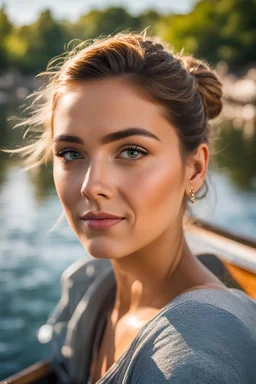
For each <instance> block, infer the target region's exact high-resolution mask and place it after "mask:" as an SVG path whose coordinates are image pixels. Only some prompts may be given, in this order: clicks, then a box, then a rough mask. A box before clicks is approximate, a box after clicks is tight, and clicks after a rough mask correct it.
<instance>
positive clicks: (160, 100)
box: [15, 31, 222, 192]
mask: <svg viewBox="0 0 256 384" xmlns="http://www.w3.org/2000/svg"><path fill="white" fill-rule="evenodd" d="M60 58H61V57H59V59H60ZM63 58H64V60H63V59H62V58H61V60H60V62H59V64H58V63H57V61H58V59H57V60H56V59H54V60H53V61H52V62H50V64H49V66H48V68H47V70H46V72H43V73H42V74H41V75H40V76H44V77H45V76H47V77H48V79H47V82H46V85H45V86H44V88H41V89H39V91H36V92H35V93H34V94H33V96H34V101H33V103H32V104H31V106H30V108H31V116H30V117H29V118H28V119H27V120H26V121H25V122H24V123H20V124H18V125H23V126H28V129H27V131H26V133H25V135H26V134H27V132H33V131H36V132H37V134H39V136H37V138H36V140H34V142H32V144H30V145H27V146H25V147H23V148H19V149H17V150H15V151H16V152H20V153H21V154H22V155H23V156H24V157H26V163H27V165H28V167H27V168H26V169H29V168H32V167H35V166H38V165H41V164H42V163H44V162H45V163H46V162H47V161H48V160H49V159H50V157H51V153H52V150H51V140H52V134H53V116H54V111H55V107H56V104H57V102H58V98H59V96H60V95H61V92H62V91H63V90H64V89H65V87H67V86H68V85H69V84H71V83H74V82H81V81H87V80H93V79H99V78H104V77H109V76H124V77H126V78H127V80H128V81H130V82H132V83H134V84H136V85H137V86H138V89H140V90H141V92H143V93H144V95H146V97H148V98H150V99H151V100H152V101H153V102H154V103H156V104H158V105H160V106H161V107H162V108H161V109H162V111H163V114H164V116H165V118H166V119H167V120H168V121H169V122H170V123H171V124H172V125H174V127H175V128H176V130H177V134H178V136H179V139H180V149H181V155H182V157H183V158H185V156H186V155H187V154H188V153H191V152H193V151H195V150H196V149H197V147H198V146H199V145H200V144H201V143H203V142H205V143H209V137H210V126H209V123H208V121H209V120H210V119H213V118H214V117H216V116H217V115H218V114H219V113H220V111H221V109H222V101H221V97H222V85H221V83H220V81H219V80H218V78H217V76H216V74H215V72H214V71H213V70H212V69H211V68H210V67H209V65H208V64H207V63H206V62H205V61H203V60H197V59H195V58H193V57H191V56H183V54H182V52H181V53H174V51H173V50H172V49H170V48H169V47H168V45H167V44H165V43H163V42H161V41H160V39H159V38H157V37H148V36H146V32H145V31H144V32H142V33H141V34H135V33H130V32H129V33H124V32H122V33H118V34H116V35H114V36H109V37H101V38H98V39H95V40H93V41H92V43H91V44H88V41H87V42H85V43H82V44H80V45H78V46H77V47H75V48H74V49H73V50H71V52H70V53H67V54H66V55H65V56H63ZM25 135H24V136H25ZM206 186H207V184H206ZM207 190H208V186H207ZM206 192H207V191H206Z"/></svg>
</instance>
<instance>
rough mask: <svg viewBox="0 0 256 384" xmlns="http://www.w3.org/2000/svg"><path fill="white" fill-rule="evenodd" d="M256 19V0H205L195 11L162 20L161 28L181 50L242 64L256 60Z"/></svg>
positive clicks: (166, 36)
mask: <svg viewBox="0 0 256 384" xmlns="http://www.w3.org/2000/svg"><path fill="white" fill-rule="evenodd" d="M255 20H256V1H255V0H246V1H245V0H202V1H199V2H198V3H197V4H196V6H195V8H194V9H193V11H192V12H191V13H189V14H187V15H176V16H175V17H172V16H169V17H166V18H165V19H163V20H162V21H160V23H159V31H161V34H162V36H163V37H164V38H165V39H166V40H167V41H169V42H170V43H171V44H172V45H173V46H174V47H175V48H176V49H178V50H180V49H182V48H184V50H185V52H187V53H190V54H194V55H196V56H197V57H201V58H206V59H207V60H209V61H210V62H217V61H219V60H224V61H226V62H228V63H229V64H231V65H233V66H240V65H243V64H246V63H247V62H249V61H256V51H255V49H254V48H253V47H254V46H255V43H256V23H255Z"/></svg>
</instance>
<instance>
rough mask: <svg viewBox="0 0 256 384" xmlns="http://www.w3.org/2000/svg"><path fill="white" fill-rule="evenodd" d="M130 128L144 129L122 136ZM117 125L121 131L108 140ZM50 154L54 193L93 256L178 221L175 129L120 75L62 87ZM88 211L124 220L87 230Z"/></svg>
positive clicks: (138, 244) (138, 242) (124, 247)
mask: <svg viewBox="0 0 256 384" xmlns="http://www.w3.org/2000/svg"><path fill="white" fill-rule="evenodd" d="M131 128H139V129H140V130H141V131H142V130H143V132H145V133H147V134H148V135H147V136H144V135H138V134H136V135H131V136H128V133H129V129H131ZM120 131H121V132H123V133H125V132H127V137H125V135H123V138H119V139H118V140H114V141H112V140H110V139H111V137H110V139H109V140H107V137H108V136H109V135H110V134H114V133H116V132H120ZM64 136H68V137H66V138H65V137H64ZM69 136H72V137H71V138H70V137H69ZM104 138H105V139H104ZM127 147H133V148H131V149H127ZM135 147H136V148H135ZM64 152H65V153H64ZM53 153H54V155H56V156H54V163H53V169H54V181H55V186H56V190H57V194H58V196H59V198H60V201H61V203H62V205H63V208H64V210H65V214H66V217H67V219H68V221H69V223H70V225H71V227H72V229H73V230H74V232H75V233H76V235H77V236H78V238H79V240H80V241H81V243H82V245H83V246H84V247H85V249H86V250H87V251H88V252H89V253H90V254H91V255H92V256H94V257H96V258H109V259H120V258H122V257H124V256H127V255H129V254H131V253H133V252H136V251H138V250H140V249H142V248H143V247H145V246H148V245H149V244H150V243H151V242H153V241H154V240H156V239H157V238H158V237H159V236H161V235H162V234H163V233H164V232H166V231H170V233H171V232H172V231H173V230H175V228H176V227H177V225H179V224H180V221H179V220H180V210H181V205H182V200H183V198H184V193H185V189H186V185H185V178H186V177H185V175H186V172H185V173H184V172H183V171H184V170H183V167H182V162H181V157H180V153H179V141H178V137H177V134H176V132H175V129H174V128H173V127H172V126H171V125H170V123H168V122H167V121H166V120H165V119H164V118H163V117H162V114H161V111H160V107H158V106H157V105H155V104H153V103H152V102H150V101H148V100H146V99H145V98H143V97H142V96H140V95H139V93H138V92H136V89H135V87H134V86H132V85H130V84H127V82H124V81H123V80H122V79H121V78H108V79H103V80H102V79H101V80H93V81H89V82H85V83H83V84H79V85H78V84H73V85H72V86H70V87H69V88H68V89H67V91H66V92H65V93H64V94H63V95H62V96H61V97H60V98H59V100H58V103H57V107H56V110H55V115H54V132H53ZM59 155H61V156H59ZM88 211H93V212H98V211H104V212H107V213H110V214H113V215H117V216H121V217H122V218H124V219H123V220H122V221H120V222H119V223H118V224H116V225H114V226H111V227H109V228H107V229H102V230H98V229H93V228H90V227H89V226H88V225H87V224H86V222H85V220H84V219H82V217H83V215H85V214H86V213H87V212H88Z"/></svg>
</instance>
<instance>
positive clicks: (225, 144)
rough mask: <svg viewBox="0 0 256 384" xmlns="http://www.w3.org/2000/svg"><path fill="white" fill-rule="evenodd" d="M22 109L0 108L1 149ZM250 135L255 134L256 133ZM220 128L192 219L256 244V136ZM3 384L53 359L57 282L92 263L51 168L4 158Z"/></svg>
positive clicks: (0, 179) (0, 232)
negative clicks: (43, 340)
mask: <svg viewBox="0 0 256 384" xmlns="http://www.w3.org/2000/svg"><path fill="white" fill-rule="evenodd" d="M17 113H18V112H17V106H15V105H4V106H3V105H1V106H0V132H1V137H0V147H3V146H5V147H7V146H8V147H9V148H10V147H11V148H13V146H15V145H17V143H20V139H21V132H19V130H17V129H16V130H11V129H10V126H11V123H6V119H7V117H8V116H10V115H12V114H16V115H17ZM251 131H252V130H250V132H251ZM246 132H247V131H246V130H245V129H244V128H243V127H241V128H239V129H238V128H236V129H234V127H232V126H231V124H230V123H228V122H224V123H222V124H221V131H220V140H219V141H218V145H217V149H218V151H217V152H218V153H217V154H216V156H215V161H214V163H213V164H212V165H211V168H210V171H209V176H210V179H208V183H209V188H210V191H209V194H208V197H207V198H206V199H204V200H202V201H196V204H194V206H193V213H194V215H195V216H198V217H199V218H201V219H204V220H205V221H208V222H210V223H212V224H216V225H218V226H219V227H221V228H224V229H228V230H229V231H231V232H233V233H235V234H237V235H243V236H245V237H248V238H251V239H254V240H256V134H255V130H254V133H253V134H252V133H250V134H249V135H248V133H246ZM0 161H1V164H0V212H1V215H0V262H1V264H0V291H1V295H0V312H1V316H0V379H3V378H6V377H7V376H9V375H11V374H13V373H16V372H17V371H19V370H21V369H23V368H25V367H27V366H29V365H30V364H32V363H34V362H36V361H38V360H40V359H43V358H45V357H46V356H47V354H48V352H49V351H48V347H47V345H42V344H40V343H39V342H38V341H37V338H36V335H37V331H38V329H39V328H40V326H41V325H42V324H44V322H45V321H46V320H47V318H48V316H49V314H50V313H51V312H52V311H53V309H54V308H55V306H56V304H57V302H58V300H59V298H60V293H61V289H60V276H61V274H62V272H63V271H64V269H65V268H66V267H67V266H68V265H70V264H71V263H72V262H73V261H75V260H78V259H79V258H84V257H86V258H89V257H90V256H89V255H88V254H87V253H86V252H85V250H84V249H83V247H82V246H81V244H80V243H79V241H78V239H77V238H76V236H75V235H74V234H73V232H72V231H71V229H70V228H69V226H68V224H67V222H66V221H65V220H63V221H62V222H61V224H60V225H58V226H57V227H56V229H54V230H51V228H52V227H53V226H54V224H55V223H56V221H57V220H58V218H59V217H60V215H61V213H62V208H61V205H60V202H59V200H58V198H57V196H56V192H55V189H54V185H53V180H52V172H51V168H50V167H48V168H44V169H42V171H41V172H40V173H38V174H30V173H27V172H22V164H21V161H20V160H18V159H17V157H13V156H12V157H9V156H8V155H6V154H3V153H2V154H0Z"/></svg>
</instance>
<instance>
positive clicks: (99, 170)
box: [81, 159, 113, 200]
mask: <svg viewBox="0 0 256 384" xmlns="http://www.w3.org/2000/svg"><path fill="white" fill-rule="evenodd" d="M104 162H105V164H103V163H104ZM112 188H113V184H112V185H111V177H110V171H109V168H108V166H107V164H106V160H105V161H103V159H102V160H101V161H100V160H98V161H96V160H95V161H91V163H90V166H89V168H87V169H86V174H85V177H84V181H83V184H82V187H81V195H82V196H83V197H86V198H87V199H89V200H98V199H99V198H102V197H103V198H107V199H110V198H111V196H112Z"/></svg>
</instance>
